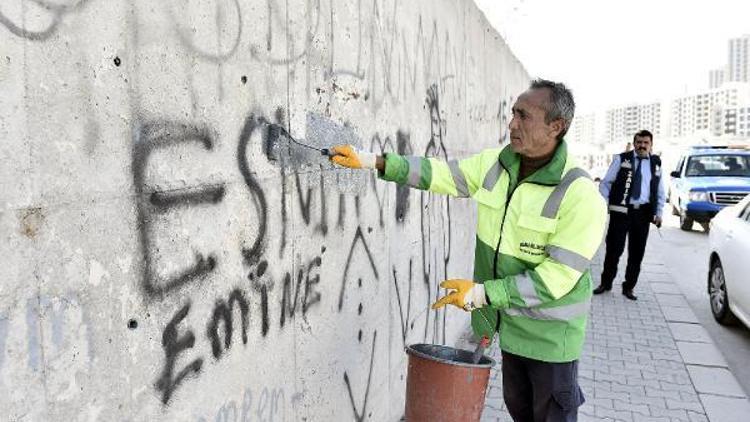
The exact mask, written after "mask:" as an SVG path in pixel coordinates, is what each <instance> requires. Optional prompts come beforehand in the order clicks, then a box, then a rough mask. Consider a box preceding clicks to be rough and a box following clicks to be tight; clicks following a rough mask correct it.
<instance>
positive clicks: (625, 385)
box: [468, 242, 750, 422]
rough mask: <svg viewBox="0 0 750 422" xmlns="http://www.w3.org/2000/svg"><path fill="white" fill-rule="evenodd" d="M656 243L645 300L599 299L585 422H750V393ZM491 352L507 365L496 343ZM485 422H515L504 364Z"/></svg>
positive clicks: (585, 380) (649, 254)
mask: <svg viewBox="0 0 750 422" xmlns="http://www.w3.org/2000/svg"><path fill="white" fill-rule="evenodd" d="M651 243H653V242H650V243H649V246H648V247H647V251H646V258H645V259H644V263H643V267H642V270H641V275H640V278H639V281H638V286H637V287H636V295H637V296H638V301H636V302H632V301H630V300H628V299H626V298H625V297H624V296H622V295H621V294H620V291H619V290H618V287H619V286H618V285H615V286H614V288H613V289H612V291H611V292H609V293H605V294H603V295H599V296H594V298H593V303H592V310H591V312H592V315H591V318H590V319H589V327H588V331H587V336H586V343H585V346H584V351H583V356H582V357H581V361H580V366H579V382H580V385H581V388H582V389H583V392H584V394H585V396H586V403H584V404H583V406H581V408H580V409H579V413H578V415H579V417H578V420H579V421H584V422H585V421H633V422H642V421H643V422H648V421H664V422H672V421H686V422H698V421H710V422H735V421H736V422H741V421H747V420H749V419H748V418H749V416H748V415H750V402H749V401H748V399H747V396H746V393H745V392H744V391H743V390H742V388H741V387H740V385H739V384H738V383H737V380H736V379H735V378H734V376H733V375H732V374H731V373H730V372H729V370H728V369H727V364H726V361H725V360H724V357H723V356H722V355H721V352H720V351H719V350H718V348H717V347H716V346H715V345H714V344H713V342H712V341H711V339H710V337H709V336H708V333H707V332H706V330H705V329H704V328H703V327H702V326H701V325H700V324H698V320H697V319H696V317H695V315H693V311H692V310H691V309H690V307H689V305H688V303H687V301H686V300H685V298H684V297H683V295H682V293H681V292H680V289H679V287H678V286H677V285H675V284H674V283H673V281H672V279H671V277H670V275H669V274H668V268H666V267H665V266H664V265H663V264H662V263H661V262H662V260H661V258H660V255H659V254H658V252H657V251H656V250H654V249H653V247H651ZM603 255H604V254H603V249H602V250H600V252H599V254H598V255H597V257H596V258H595V259H594V264H593V265H592V272H593V275H594V286H597V285H598V284H599V275H600V274H601V269H602V261H603V259H604V256H603ZM626 255H627V252H626V253H625V254H623V258H622V259H621V264H622V265H621V269H620V272H619V273H618V280H619V279H621V278H622V276H623V274H624V263H625V260H626V259H625V258H626ZM616 284H617V281H616ZM468 347H472V345H469V346H468ZM488 353H489V355H490V356H491V357H492V358H494V359H495V360H496V361H497V362H498V363H500V351H499V349H498V347H497V346H496V345H494V347H492V349H491V350H490V351H488ZM482 421H511V418H510V416H509V415H508V413H507V411H506V410H505V403H504V402H503V392H502V379H501V374H500V365H496V367H495V368H494V369H493V371H492V378H491V379H490V385H489V387H488V391H487V398H486V401H485V409H484V413H483V415H482Z"/></svg>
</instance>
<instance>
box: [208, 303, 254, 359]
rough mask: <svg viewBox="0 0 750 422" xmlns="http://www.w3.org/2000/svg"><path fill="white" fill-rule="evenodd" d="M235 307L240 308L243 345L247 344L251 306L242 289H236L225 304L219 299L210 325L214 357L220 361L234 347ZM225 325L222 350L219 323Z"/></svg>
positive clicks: (209, 336)
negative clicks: (225, 352)
mask: <svg viewBox="0 0 750 422" xmlns="http://www.w3.org/2000/svg"><path fill="white" fill-rule="evenodd" d="M234 305H237V306H239V308H240V317H241V318H242V344H247V325H248V314H249V313H250V305H249V304H248V303H247V299H245V295H244V294H243V293H242V290H240V289H234V290H233V291H232V293H230V294H229V300H227V301H226V302H224V301H223V300H221V299H219V300H217V301H216V306H215V307H214V313H213V316H212V317H211V321H210V322H209V323H208V328H207V330H206V334H207V336H208V338H209V339H210V340H211V353H213V355H214V359H217V360H218V359H219V358H220V357H221V354H222V352H223V351H224V350H228V349H229V347H230V346H231V345H232V332H233V331H234V324H233V318H232V314H233V311H234ZM220 322H223V323H224V344H223V348H222V342H221V339H220V338H219V323H220Z"/></svg>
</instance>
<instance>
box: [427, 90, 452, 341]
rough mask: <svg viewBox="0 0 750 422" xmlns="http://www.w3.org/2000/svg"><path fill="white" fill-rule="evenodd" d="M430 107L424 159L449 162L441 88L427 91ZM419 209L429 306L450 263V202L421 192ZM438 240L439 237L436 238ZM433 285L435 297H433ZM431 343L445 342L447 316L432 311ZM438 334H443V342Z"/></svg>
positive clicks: (445, 198)
mask: <svg viewBox="0 0 750 422" xmlns="http://www.w3.org/2000/svg"><path fill="white" fill-rule="evenodd" d="M427 106H428V108H429V110H430V132H431V134H430V141H429V142H428V144H427V149H426V151H425V156H427V157H440V158H442V159H444V160H447V159H448V152H447V150H446V148H445V144H444V142H443V139H444V137H445V135H446V124H445V120H444V119H443V118H442V116H441V111H440V102H439V96H438V89H437V86H436V85H433V86H431V87H430V88H429V89H428V90H427ZM420 210H422V217H421V228H422V279H423V281H424V284H425V287H426V288H427V292H428V294H427V296H426V300H427V306H429V305H430V302H431V301H432V300H436V299H437V285H438V283H439V282H440V281H442V280H445V278H446V276H447V274H448V262H449V261H450V256H451V217H450V216H451V212H450V199H449V198H448V197H447V196H438V195H432V194H430V193H427V192H421V193H420ZM435 237H438V238H435ZM433 286H435V290H434V291H435V294H434V296H433ZM441 313H442V332H439V327H440V325H441V324H440V314H441ZM432 317H433V320H434V321H433V332H432V342H433V343H437V342H441V343H444V342H445V319H446V313H445V311H443V312H433V313H432ZM429 318H430V313H429V312H426V313H425V339H427V338H428V329H429V328H428V327H429V325H430V324H429ZM439 334H442V339H440V336H439Z"/></svg>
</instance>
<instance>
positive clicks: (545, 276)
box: [380, 141, 607, 362]
mask: <svg viewBox="0 0 750 422" xmlns="http://www.w3.org/2000/svg"><path fill="white" fill-rule="evenodd" d="M385 160H386V167H385V172H384V173H383V174H381V175H380V176H381V178H383V179H384V180H389V181H394V182H396V183H399V184H403V185H408V186H411V187H414V188H417V189H423V190H429V191H430V192H435V193H441V194H447V195H452V196H456V197H471V198H473V199H474V200H475V201H476V202H477V233H476V247H475V251H474V281H475V282H477V283H484V285H485V292H486V294H487V297H488V299H489V305H488V306H485V307H484V308H482V309H477V310H475V311H473V312H472V315H471V320H472V327H473V329H474V332H475V333H476V334H478V335H488V336H491V334H492V333H493V332H494V330H495V327H496V326H497V325H496V323H497V318H500V321H501V322H500V347H501V348H502V349H503V350H505V351H507V352H510V353H513V354H516V355H520V356H525V357H528V358H532V359H537V360H541V361H545V362H569V361H573V360H576V359H578V358H579V357H580V355H581V351H582V348H583V341H584V336H585V330H586V320H587V317H588V311H589V308H590V304H591V291H592V280H591V271H590V268H589V267H590V261H591V259H592V258H593V256H594V254H595V253H596V251H597V249H598V248H599V245H600V244H601V241H602V237H603V234H604V227H605V224H606V218H607V209H606V205H605V203H604V200H603V199H602V197H601V195H599V192H598V190H597V188H596V186H595V185H594V183H593V182H592V181H591V179H590V178H589V177H588V174H586V172H585V171H583V170H582V169H580V168H579V167H577V166H576V163H575V162H574V160H573V159H572V157H570V156H568V153H567V145H566V143H565V141H561V142H560V143H559V145H558V146H557V148H556V150H555V153H554V155H553V157H552V159H551V160H550V162H549V163H547V164H546V165H545V166H544V167H542V168H541V169H539V170H537V171H536V172H534V173H533V174H531V175H530V176H528V177H527V178H526V179H524V180H521V181H519V180H518V174H519V168H520V163H521V160H520V156H519V155H518V154H516V153H514V152H513V150H512V149H511V148H510V146H507V147H505V148H504V149H502V150H501V149H499V148H496V149H488V150H485V151H482V152H481V153H479V154H477V155H474V156H472V157H469V158H466V159H463V160H454V161H449V162H444V161H442V160H440V159H436V158H422V157H403V156H400V155H397V154H391V153H389V154H387V155H386V157H385Z"/></svg>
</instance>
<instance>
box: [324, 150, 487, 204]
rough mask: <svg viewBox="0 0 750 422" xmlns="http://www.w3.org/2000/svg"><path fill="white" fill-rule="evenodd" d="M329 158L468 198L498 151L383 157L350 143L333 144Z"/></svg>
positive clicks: (404, 181)
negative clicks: (449, 157) (445, 156)
mask: <svg viewBox="0 0 750 422" xmlns="http://www.w3.org/2000/svg"><path fill="white" fill-rule="evenodd" d="M331 151H332V152H333V153H334V155H333V156H332V157H331V161H332V162H334V163H336V164H338V165H341V166H344V167H348V168H354V169H368V168H369V169H373V168H376V169H377V170H378V172H379V175H380V178H382V179H383V180H387V181H391V182H396V183H398V184H400V185H406V186H410V187H413V188H416V189H421V190H427V191H430V192H434V193H441V194H446V195H452V196H457V197H469V196H472V195H474V192H476V190H477V189H478V188H479V187H480V186H481V183H482V180H481V175H482V174H484V173H485V172H486V170H487V169H488V168H489V167H491V166H492V165H493V164H495V163H496V162H497V156H498V153H499V150H494V151H485V152H482V153H480V154H477V155H474V156H472V157H469V158H466V159H463V160H450V161H447V162H446V161H444V160H441V159H438V158H424V157H413V156H401V155H398V154H394V153H387V154H386V155H385V157H383V156H379V155H376V154H374V153H371V152H362V151H356V150H355V149H354V148H353V147H352V146H351V145H340V146H336V147H333V148H332V149H331Z"/></svg>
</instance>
